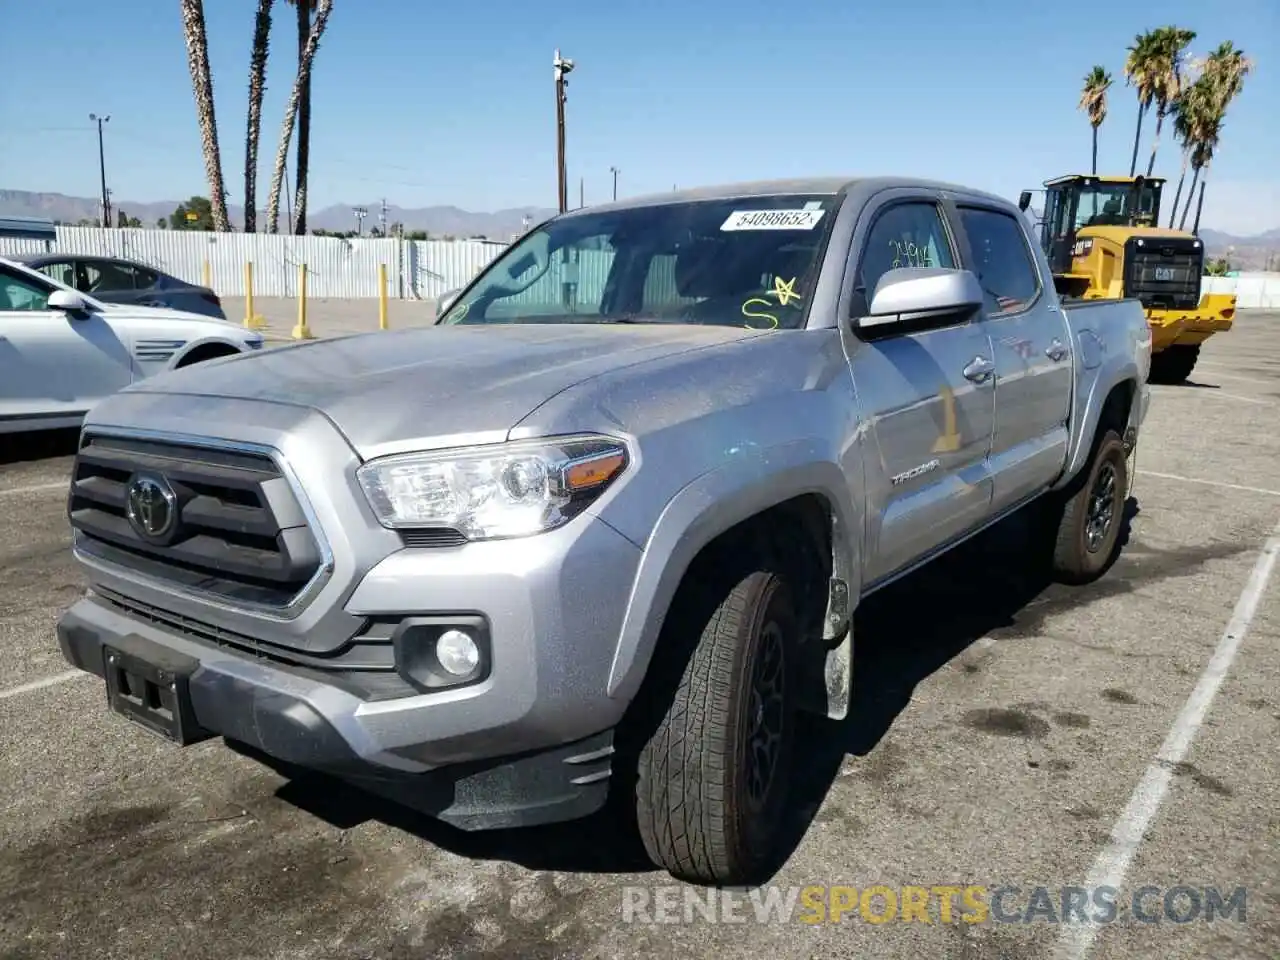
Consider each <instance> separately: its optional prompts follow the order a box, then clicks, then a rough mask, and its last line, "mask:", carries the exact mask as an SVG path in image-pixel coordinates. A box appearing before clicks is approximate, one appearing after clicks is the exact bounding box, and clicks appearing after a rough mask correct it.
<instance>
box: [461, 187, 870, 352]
mask: <svg viewBox="0 0 1280 960" xmlns="http://www.w3.org/2000/svg"><path fill="white" fill-rule="evenodd" d="M847 196H848V191H847V188H841V189H839V190H836V191H834V192H829V191H826V190H805V189H794V190H779V191H775V192H769V193H761V194H746V195H743V196H736V195H733V196H710V197H700V198H697V199H689V198H687V197H678V198H673V199H671V200H668V201H663V202H657V203H654V202H645V203H637V204H626V203H616V204H615V203H610V204H605V205H602V208H600V209H598V210H593V209H591V208H579V209H577V210H572V211H565V212H564V213H559V214H556V215H555V216H552V217H548V218H547V219H546V220H543V221H542V222H541V223H539V224H537V225H536V226H532V227H530V228H529V229H528V230H527V231H526V232H525V233H523V234H522V235H521V236H520V237H519V238H518V239H516V240H514V241H513V242H512V243H511V244H509V245H508V246H507V247H505V248H504V249H503V250H502V252H501V253H499V254H498V256H496V257H494V258H493V259H492V260H490V261H489V262H488V263H487V264H485V265H484V267H483V268H482V269H481V270H480V271H479V272H478V273H477V274H476V275H475V276H474V277H472V278H471V280H470V281H469V282H468V283H467V284H466V285H465V286H463V287H461V288H460V289H459V290H458V292H457V293H456V294H455V295H454V297H453V301H452V303H450V304H449V309H448V310H446V311H445V312H444V313H443V314H442V315H441V316H440V317H439V318H438V319H437V320H436V325H438V326H467V325H470V326H484V325H486V324H483V323H475V324H466V323H465V319H466V312H464V313H463V314H462V316H460V317H455V314H456V311H457V309H458V307H459V306H460V305H464V304H465V303H466V299H467V297H468V295H469V294H471V292H472V291H473V290H474V289H475V288H476V287H477V286H479V285H480V284H482V283H483V282H484V280H485V278H486V277H488V276H489V275H490V273H491V272H492V271H493V270H494V269H495V268H496V267H497V265H498V264H499V263H500V262H502V261H503V260H504V259H505V258H507V257H508V256H510V255H511V254H512V253H513V252H514V251H516V250H517V249H518V248H519V247H520V246H521V245H522V244H523V243H524V242H525V241H526V240H528V239H529V238H531V237H533V236H535V235H536V234H537V233H538V232H539V231H542V230H545V229H547V228H548V227H549V226H550V225H551V224H553V223H558V222H562V221H568V220H577V219H580V218H585V217H590V216H592V215H593V214H615V213H625V212H630V211H639V210H653V209H661V208H663V207H697V206H709V205H712V206H714V205H723V204H732V203H752V202H768V203H777V202H781V201H785V200H788V199H790V198H793V197H794V198H804V199H805V200H806V201H813V200H818V199H820V200H822V201H823V202H824V203H826V202H829V203H830V207H828V208H827V210H826V214H825V216H824V217H823V221H824V222H823V223H821V224H819V225H818V226H817V227H816V229H817V231H818V234H819V235H818V241H817V244H816V245H815V247H814V252H813V257H812V259H811V260H810V262H809V265H808V267H807V269H806V274H805V275H806V277H808V278H809V280H810V283H809V287H810V289H813V288H814V287H815V286H816V281H817V279H818V278H819V277H820V276H821V275H822V272H823V270H824V267H825V264H826V259H827V252H828V250H829V248H830V244H831V238H832V235H833V233H834V231H835V228H836V222H837V219H838V217H839V214H840V213H841V212H842V210H843V208H844V204H845V201H846V199H847ZM813 305H814V298H813V297H812V296H808V297H806V298H805V302H804V306H803V307H802V308H801V310H800V312H799V315H798V316H797V318H796V320H795V322H793V323H789V324H787V325H786V326H783V325H781V324H779V325H778V326H777V327H774V328H772V330H773V331H782V330H804V329H807V328H808V326H809V317H810V314H811V312H812V310H813ZM468 306H469V304H468ZM511 322H512V323H514V324H517V325H518V324H520V323H530V324H532V323H534V322H535V321H531V320H525V321H520V320H515V321H511ZM544 322H546V323H547V325H553V324H552V323H551V322H550V321H544ZM578 322H579V323H582V324H583V325H587V324H590V323H598V324H600V325H611V323H613V322H614V321H612V320H610V319H601V320H584V321H578ZM623 322H624V323H626V321H623ZM488 323H492V324H493V325H495V326H496V325H503V324H502V321H489V322H488ZM661 324H667V325H670V326H686V327H687V326H736V325H733V324H698V323H692V322H680V321H674V320H661V321H654V322H652V323H646V324H644V325H645V326H657V325H661ZM742 326H743V328H744V329H748V330H751V329H754V330H757V331H758V332H766V331H769V330H770V328H768V327H751V326H750V324H745V323H744V324H742Z"/></svg>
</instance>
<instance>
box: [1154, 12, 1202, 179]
mask: <svg viewBox="0 0 1280 960" xmlns="http://www.w3.org/2000/svg"><path fill="white" fill-rule="evenodd" d="M1195 38H1196V33H1195V31H1194V30H1184V29H1183V28H1181V27H1161V28H1160V29H1158V30H1156V31H1155V40H1154V55H1153V58H1152V67H1153V69H1152V73H1151V80H1152V94H1153V97H1154V99H1155V103H1156V133H1155V136H1154V137H1153V138H1152V140H1151V159H1150V160H1148V161H1147V176H1148V177H1149V176H1151V172H1152V171H1153V170H1154V169H1155V166H1156V150H1157V149H1158V148H1159V147H1160V130H1161V128H1163V127H1164V118H1165V116H1166V115H1167V114H1168V112H1169V105H1170V104H1171V103H1174V102H1175V101H1177V99H1178V97H1179V96H1181V95H1182V84H1183V80H1184V72H1185V69H1186V58H1187V55H1186V50H1187V47H1188V46H1189V45H1190V44H1191V41H1192V40H1194V39H1195Z"/></svg>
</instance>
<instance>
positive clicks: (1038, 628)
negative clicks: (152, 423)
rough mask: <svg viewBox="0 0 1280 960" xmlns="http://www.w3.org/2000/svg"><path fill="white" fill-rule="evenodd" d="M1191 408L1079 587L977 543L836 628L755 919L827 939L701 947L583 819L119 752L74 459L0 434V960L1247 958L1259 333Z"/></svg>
mask: <svg viewBox="0 0 1280 960" xmlns="http://www.w3.org/2000/svg"><path fill="white" fill-rule="evenodd" d="M373 309H374V316H375V320H374V321H373V322H374V323H375V324H376V307H375V308H373ZM1194 381H1195V382H1194V383H1193V384H1188V385H1186V386H1182V387H1176V388H1174V387H1157V388H1155V391H1154V393H1155V396H1154V401H1153V407H1152V411H1151V414H1150V418H1149V420H1148V424H1147V426H1146V428H1145V431H1144V434H1143V440H1142V443H1141V445H1140V447H1139V451H1138V455H1137V456H1138V480H1137V485H1136V490H1135V503H1134V504H1133V505H1132V510H1131V513H1132V520H1131V527H1130V530H1129V534H1128V535H1129V543H1128V546H1127V548H1126V551H1125V553H1124V555H1123V557H1122V559H1121V560H1120V562H1119V563H1118V564H1117V565H1116V567H1115V568H1114V569H1113V570H1112V571H1111V572H1110V573H1109V575H1108V576H1107V577H1106V578H1105V579H1104V580H1103V581H1101V582H1099V583H1097V584H1095V585H1093V586H1091V587H1088V588H1083V589H1066V588H1062V587H1058V586H1051V587H1046V586H1045V585H1044V584H1042V583H1039V582H1035V581H1033V580H1031V579H1029V575H1028V574H1027V573H1025V571H1023V570H1022V569H1021V568H1020V565H1019V562H1018V558H1019V550H1020V540H1019V537H1020V531H1019V530H1018V529H1017V525H1016V524H1013V525H1009V529H1006V530H1000V531H996V532H994V533H993V534H991V535H990V536H987V537H984V538H982V540H981V542H980V543H975V544H973V545H971V546H969V547H967V548H966V549H965V551H964V555H963V556H961V555H957V556H954V557H951V558H947V559H944V560H943V561H941V562H939V563H937V564H935V565H934V567H933V568H932V569H930V570H927V571H925V572H923V573H922V574H920V575H918V576H915V577H912V578H910V579H908V580H906V581H903V582H901V583H900V584H898V585H897V586H895V587H894V588H893V589H892V590H891V591H890V592H888V593H886V594H884V595H880V596H877V597H875V598H873V600H871V601H870V602H869V603H868V604H867V605H866V608H865V609H864V610H863V611H862V613H861V616H860V626H859V633H858V654H857V663H856V681H855V690H854V705H853V716H852V717H851V718H850V720H849V721H848V722H845V723H842V724H838V725H835V724H825V723H814V724H813V725H812V728H811V729H810V730H809V733H808V737H807V740H806V743H807V746H808V750H809V754H808V762H807V764H806V768H805V770H804V775H803V777H802V778H801V779H800V782H799V783H798V784H797V789H798V790H799V792H800V798H799V800H798V801H797V803H796V804H795V812H794V823H793V824H792V826H793V827H794V834H795V838H796V840H795V844H796V845H795V849H794V853H793V854H792V855H791V857H790V859H789V861H788V862H787V864H786V865H785V867H784V868H783V869H782V870H781V871H780V872H779V873H778V874H777V876H776V877H775V878H774V885H773V886H772V887H771V888H770V889H769V890H768V891H767V893H768V895H770V896H775V897H777V898H779V899H778V901H777V903H782V904H785V902H786V900H787V898H788V896H791V895H800V894H799V890H798V888H801V887H805V886H809V885H823V886H826V887H830V886H832V885H839V887H840V889H836V890H827V891H826V892H825V893H823V894H822V895H823V896H826V897H828V900H827V901H826V902H827V903H830V901H831V899H834V900H835V901H836V902H837V903H838V904H844V905H849V904H853V906H852V907H851V908H850V909H849V910H848V911H847V913H846V914H845V916H844V918H843V922H842V923H838V924H837V923H829V922H823V923H805V922H804V920H805V919H806V918H813V916H814V915H815V914H814V911H812V910H811V909H809V908H811V907H812V906H813V905H814V903H815V902H818V901H816V900H811V899H808V898H809V897H812V896H815V893H821V891H817V892H815V891H809V892H807V893H805V894H804V895H803V897H804V899H801V900H800V901H799V903H798V905H797V906H796V907H795V910H794V912H793V913H792V914H791V917H790V919H789V920H784V919H780V918H779V916H778V914H776V913H775V914H774V915H772V916H769V915H767V912H766V914H765V915H763V916H758V915H757V914H756V908H757V907H760V906H762V905H763V906H765V907H767V903H768V902H767V900H765V899H763V895H758V896H759V897H760V898H759V899H757V901H756V902H755V904H754V905H753V903H752V901H751V900H750V898H749V897H748V896H747V895H746V894H745V893H741V892H739V893H738V894H736V900H735V901H734V902H735V903H736V904H737V906H738V909H737V912H736V913H733V914H732V915H729V916H726V912H725V910H723V909H722V910H719V911H718V912H717V916H718V921H717V922H712V921H711V920H708V919H707V915H706V913H705V912H699V911H697V910H693V911H692V912H691V913H690V914H689V915H688V916H686V915H685V912H686V911H685V906H686V904H685V902H684V901H683V900H682V897H683V896H684V895H685V892H686V891H691V892H693V893H695V894H697V895H698V896H699V897H700V899H701V901H702V904H703V910H704V911H705V910H706V903H707V901H706V896H705V893H704V892H702V891H698V890H696V889H695V888H683V887H676V886H675V885H673V884H671V883H670V881H669V879H668V878H667V877H666V875H665V874H661V873H657V872H654V871H652V870H651V869H649V868H648V867H647V866H645V864H644V862H643V861H642V860H640V859H638V858H637V857H636V853H635V850H634V849H633V848H632V847H631V846H630V845H629V844H628V843H627V842H625V841H623V840H620V839H618V837H616V836H615V835H614V834H613V833H611V832H610V830H609V828H608V825H607V823H606V822H604V821H603V820H601V821H593V822H587V823H583V824H574V825H570V826H565V827H557V828H552V829H539V830H529V831H516V832H509V833H498V834H487V835H471V836H468V835H464V834H460V833H457V832H455V831H452V830H449V829H447V828H444V827H442V826H440V825H438V824H435V823H433V822H431V821H429V820H425V819H420V818H417V817H415V816H412V815H408V814H405V813H402V812H401V811H399V810H397V809H395V808H392V807H390V806H388V805H386V804H381V803H378V802H375V801H371V800H368V799H366V798H364V797H362V796H360V795H357V794H355V793H354V792H352V791H350V790H348V789H345V788H343V787H341V786H338V785H335V784H333V783H332V782H328V781H324V780H319V779H315V780H305V781H304V780H298V781H286V780H284V779H282V778H281V777H280V776H279V775H277V774H275V773H272V772H269V771H268V770H266V769H265V768H263V767H261V766H259V765H257V764H256V763H254V762H252V761H250V760H248V759H245V758H243V757H241V756H239V755H238V754H235V753H232V752H231V751H229V750H228V749H227V748H226V747H225V746H224V745H223V744H222V742H221V741H210V742H206V743H203V744H201V745H199V746H196V747H193V748H190V749H187V750H179V749H177V748H173V747H170V746H168V745H166V744H164V743H161V742H159V741H157V740H155V739H152V738H151V737H150V736H149V735H147V734H146V733H144V732H142V731H141V730H139V729H138V728H136V727H134V726H131V725H130V724H129V723H128V722H126V721H125V720H123V719H121V718H119V717H116V716H114V715H112V714H110V713H109V712H108V711H107V709H106V706H105V695H104V692H103V689H102V686H101V684H100V683H99V682H98V681H96V680H95V679H93V678H90V677H87V676H85V675H81V674H72V673H69V672H68V671H67V666H66V664H65V663H64V662H63V661H62V659H61V657H60V655H59V653H58V650H57V646H56V640H55V637H54V624H55V622H56V620H57V618H58V616H59V614H60V613H61V612H62V611H63V610H64V609H65V608H66V607H67V606H68V604H70V603H71V602H72V601H73V600H74V599H75V598H76V597H78V596H79V595H80V592H81V590H82V589H83V581H82V578H81V576H80V573H79V572H78V570H77V569H76V568H75V566H74V565H73V563H72V560H71V557H70V553H69V549H68V544H69V537H68V532H67V524H66V520H65V516H64V509H65V482H66V478H67V476H68V471H69V468H70V463H71V461H70V456H69V452H70V450H71V449H72V446H73V444H74V437H73V436H66V435H62V436H57V437H46V438H43V439H42V440H40V441H38V442H36V441H32V442H30V443H22V444H18V445H17V446H18V449H16V450H15V449H11V448H12V446H13V444H12V438H5V439H4V441H3V443H0V450H7V451H9V452H8V453H7V454H6V455H4V456H3V457H2V458H0V511H3V514H4V515H5V529H6V531H7V535H6V536H5V537H4V539H3V540H2V541H0V649H3V650H4V652H5V654H6V655H5V657H4V658H3V660H2V661H0V809H2V810H3V815H2V817H0V957H3V958H5V960H19V958H23V960H27V958H31V960H34V958H45V957H59V958H61V957H67V958H86V960H87V958H131V960H132V958H138V957H183V958H185V960H202V958H211V960H213V958H217V960H224V958H229V957H234V958H239V960H259V958H262V960H266V958H334V960H361V958H378V960H390V958H410V957H412V958H428V957H495V958H496V957H504V958H506V957H511V958H516V957H519V958H529V957H584V958H585V957H593V958H595V957H601V958H602V957H616V956H635V957H683V958H691V960H692V958H715V960H730V958H737V957H742V958H746V957H761V956H769V957H775V958H779V960H781V958H792V957H797V958H800V957H803V958H811V957H824V958H827V957H829V958H836V957H851V956H875V957H886V958H903V960H918V958H924V957H954V958H971V960H976V958H1001V957H1007V958H1048V957H1054V956H1063V957H1081V956H1084V955H1085V954H1086V952H1087V954H1088V956H1090V957H1098V958H1116V960H1118V958H1125V957H1134V956H1142V957H1158V958H1161V960H1173V958H1190V957H1213V958H1215V960H1226V958H1231V957H1239V958H1257V960H1275V958H1276V957H1277V956H1280V789H1278V787H1280V761H1278V760H1277V751H1276V743H1277V738H1278V736H1280V572H1277V574H1276V576H1275V577H1274V578H1272V582H1271V583H1270V586H1269V587H1267V586H1266V584H1265V583H1264V581H1263V579H1262V574H1263V573H1265V572H1266V561H1265V560H1263V561H1260V557H1261V556H1262V555H1263V550H1264V545H1266V544H1267V543H1268V542H1270V544H1271V549H1272V550H1274V549H1275V548H1276V545H1277V539H1276V538H1277V532H1278V530H1280V528H1278V526H1277V522H1278V521H1280V316H1277V315H1262V314H1252V315H1245V316H1244V317H1242V318H1241V319H1240V321H1239V323H1238V324H1237V327H1236V329H1235V330H1233V331H1232V332H1230V333H1229V334H1226V335H1224V336H1220V337H1217V338H1215V339H1214V340H1213V341H1211V343H1210V345H1209V346H1208V347H1207V348H1206V351H1205V359H1204V361H1203V362H1202V365H1201V366H1200V367H1199V368H1197V371H1196V373H1195V375H1194ZM991 552H996V553H998V554H999V559H998V561H997V562H994V563H992V562H988V561H989V560H990V556H989V555H990V553H991ZM975 561H977V562H975ZM1260 562H1261V564H1262V566H1259V564H1260ZM1242 598H1243V599H1242ZM1246 627H1247V630H1246ZM1219 683H1220V685H1219ZM1215 694H1216V695H1215ZM1187 737H1191V738H1192V739H1190V742H1189V746H1186V744H1187ZM1184 747H1185V752H1184V750H1183V748H1184ZM1144 833H1145V836H1144ZM877 885H880V886H883V887H887V888H888V889H889V891H892V892H893V893H894V896H895V900H897V899H899V898H900V897H902V896H905V895H906V894H905V893H904V891H903V888H904V887H909V886H919V887H924V888H929V891H930V892H929V893H927V894H926V895H927V896H929V897H930V898H931V899H930V900H929V907H928V913H927V914H926V916H927V918H928V919H929V921H930V922H927V923H926V922H923V920H922V919H921V918H920V917H919V916H917V917H916V918H915V919H913V920H910V921H908V920H905V919H903V913H902V911H901V909H899V910H898V911H897V912H896V914H894V915H891V918H890V919H889V920H888V921H887V922H884V923H875V922H871V920H874V919H876V918H877V917H878V916H881V915H884V914H885V911H886V910H887V906H886V903H885V901H884V900H883V899H873V900H871V901H869V903H868V904H867V905H866V907H867V909H866V910H864V909H863V906H864V905H863V904H862V903H861V901H860V899H859V895H860V894H861V893H862V892H863V891H864V890H866V889H867V888H869V887H873V886H877ZM1086 885H1087V886H1088V889H1087V890H1085V891H1084V893H1085V895H1086V896H1087V897H1089V898H1091V899H1090V901H1089V911H1088V912H1089V913H1091V914H1095V915H1096V913H1097V909H1096V908H1097V906H1098V904H1099V901H1097V900H1096V899H1092V898H1095V897H1097V895H1098V890H1097V889H1096V888H1097V887H1098V886H1100V885H1101V886H1108V885H1112V886H1117V887H1119V893H1118V896H1117V897H1116V902H1117V904H1118V910H1119V912H1118V915H1117V918H1116V920H1115V922H1113V923H1106V924H1102V925H1101V926H1100V927H1096V928H1089V929H1090V931H1092V932H1096V934H1097V937H1096V940H1092V941H1091V940H1090V939H1088V937H1087V936H1084V937H1082V938H1081V939H1072V938H1073V937H1079V936H1081V931H1082V930H1083V929H1084V928H1082V927H1080V926H1079V925H1075V926H1071V925H1064V924H1062V923H1059V922H1055V920H1059V919H1061V916H1062V912H1063V909H1062V908H1063V898H1064V894H1065V893H1068V892H1069V891H1066V890H1065V889H1064V888H1069V887H1072V886H1086ZM940 886H954V887H958V888H965V887H974V886H979V887H983V888H985V891H984V893H983V894H982V896H983V897H985V902H986V903H987V904H988V905H989V907H990V909H989V911H988V915H987V916H986V917H985V918H984V919H983V920H982V922H969V920H966V914H965V913H964V912H963V911H964V909H965V908H964V905H963V897H962V896H961V895H959V894H957V896H956V897H955V905H954V908H953V911H952V915H951V917H950V922H945V920H946V918H945V917H943V916H942V915H941V913H940V909H939V901H940V898H941V897H946V896H949V894H946V893H945V892H943V893H942V894H939V893H938V892H937V891H936V890H935V889H934V888H937V887H940ZM1144 886H1149V887H1151V888H1153V890H1149V891H1147V892H1146V894H1144V896H1145V900H1144V899H1141V898H1140V899H1139V907H1140V908H1142V907H1145V910H1146V911H1147V913H1146V915H1147V916H1149V917H1150V918H1151V919H1150V921H1149V922H1144V921H1143V920H1141V919H1140V918H1138V917H1135V916H1134V914H1133V909H1132V908H1133V903H1134V894H1135V892H1137V891H1139V890H1140V889H1141V888H1143V887H1144ZM1178 886H1184V887H1189V888H1191V890H1190V891H1185V890H1184V891H1181V892H1179V891H1173V890H1172V888H1174V887H1178ZM850 887H851V888H854V890H853V891H851V890H849V889H847V888H850ZM1000 887H1006V888H1009V889H1008V890H1007V891H1006V892H1005V893H1004V894H1003V895H1002V896H1001V897H999V898H997V897H996V893H997V892H998V888H1000ZM1041 887H1042V888H1046V889H1045V892H1044V893H1037V892H1036V888H1041ZM1013 888H1016V890H1014V889H1013ZM1237 888H1243V890H1244V893H1243V895H1240V894H1238V891H1237ZM664 891H665V892H664ZM1167 892H1168V893H1170V896H1169V898H1167V901H1166V898H1165V894H1166V893H1167ZM1233 893H1234V894H1237V900H1236V901H1234V903H1235V905H1236V906H1235V907H1233V906H1232V905H1231V903H1226V904H1225V905H1226V908H1227V911H1228V912H1227V915H1226V916H1225V917H1224V916H1218V917H1217V918H1216V919H1215V920H1214V921H1213V922H1207V920H1206V915H1207V913H1208V912H1209V905H1210V904H1211V903H1214V902H1215V900H1214V898H1215V897H1220V898H1221V901H1228V900H1229V898H1230V897H1231V896H1232V895H1233ZM1241 896H1242V897H1243V899H1240V897H1241ZM655 904H656V905H657V907H659V908H661V907H662V906H663V905H666V906H668V907H671V908H672V909H671V910H670V911H669V912H668V913H666V914H664V912H663V910H662V909H655ZM730 905H732V904H730ZM775 905H776V904H775ZM1167 905H1168V906H1170V907H1171V909H1170V910H1169V911H1166V909H1165V907H1166V906H1167ZM637 906H638V907H639V908H641V909H639V910H635V911H632V910H630V909H629V908H630V907H637ZM899 906H901V904H899ZM1219 906H1222V904H1221V903H1219ZM721 907H722V908H723V907H724V904H723V903H722V904H721ZM1194 907H1199V909H1196V910H1193V908H1194ZM1035 908H1038V909H1035ZM1171 914H1172V915H1176V916H1177V917H1178V918H1179V919H1186V918H1188V917H1190V918H1191V920H1190V922H1187V923H1177V922H1173V916H1171ZM1242 914H1243V916H1242ZM967 916H968V917H969V919H973V918H974V917H975V916H980V915H978V914H974V913H972V912H968V913H967ZM868 917H870V918H871V919H868ZM735 919H736V920H737V921H738V922H732V921H733V920H735ZM820 919H828V918H826V917H821V918H820ZM662 921H665V922H662ZM1059 951H1062V952H1059Z"/></svg>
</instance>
